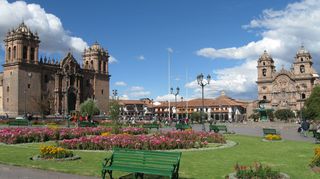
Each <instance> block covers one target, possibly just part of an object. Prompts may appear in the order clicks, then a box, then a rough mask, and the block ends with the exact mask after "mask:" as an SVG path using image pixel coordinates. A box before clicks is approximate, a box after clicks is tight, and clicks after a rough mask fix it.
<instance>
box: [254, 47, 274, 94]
mask: <svg viewBox="0 0 320 179" xmlns="http://www.w3.org/2000/svg"><path fill="white" fill-rule="evenodd" d="M257 69H258V80H257V84H258V94H259V97H258V99H259V100H270V99H271V90H272V86H271V83H272V78H273V76H274V73H275V66H274V61H273V59H272V57H271V56H270V55H269V54H268V53H267V51H266V50H265V51H264V52H263V54H262V55H261V56H260V58H259V59H258V66H257Z"/></svg>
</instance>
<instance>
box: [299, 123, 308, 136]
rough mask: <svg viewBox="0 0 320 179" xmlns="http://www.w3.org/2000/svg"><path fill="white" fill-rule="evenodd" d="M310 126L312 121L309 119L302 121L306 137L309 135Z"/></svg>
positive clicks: (303, 132)
mask: <svg viewBox="0 0 320 179" xmlns="http://www.w3.org/2000/svg"><path fill="white" fill-rule="evenodd" d="M309 128H310V123H309V122H308V121H307V120H303V121H302V123H301V129H302V130H301V132H302V134H303V136H304V137H307V133H308V130H309Z"/></svg>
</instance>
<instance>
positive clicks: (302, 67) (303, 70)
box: [300, 65, 305, 73]
mask: <svg viewBox="0 0 320 179" xmlns="http://www.w3.org/2000/svg"><path fill="white" fill-rule="evenodd" d="M304 72H305V69H304V65H300V73H304Z"/></svg>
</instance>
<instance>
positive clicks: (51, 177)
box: [0, 164, 97, 179]
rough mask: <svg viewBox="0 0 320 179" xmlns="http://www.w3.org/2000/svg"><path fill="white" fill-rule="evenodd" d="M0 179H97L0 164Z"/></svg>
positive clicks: (95, 178)
mask: <svg viewBox="0 0 320 179" xmlns="http://www.w3.org/2000/svg"><path fill="white" fill-rule="evenodd" d="M0 179H97V177H86V176H79V175H71V174H66V173H60V172H53V171H46V170H40V169H33V168H23V167H16V166H9V165H3V164H0Z"/></svg>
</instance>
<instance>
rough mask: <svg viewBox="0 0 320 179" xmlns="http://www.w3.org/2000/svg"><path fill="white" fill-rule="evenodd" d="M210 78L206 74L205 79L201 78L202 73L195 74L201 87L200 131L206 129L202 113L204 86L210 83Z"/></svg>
mask: <svg viewBox="0 0 320 179" xmlns="http://www.w3.org/2000/svg"><path fill="white" fill-rule="evenodd" d="M210 80H211V76H210V75H208V76H207V80H206V81H205V80H204V79H203V74H202V73H201V74H200V75H198V76H197V81H198V84H199V85H200V86H201V89H202V91H201V92H202V110H201V120H200V123H201V124H202V131H206V128H205V125H204V114H203V113H204V87H205V86H206V85H208V84H209V83H210Z"/></svg>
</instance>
